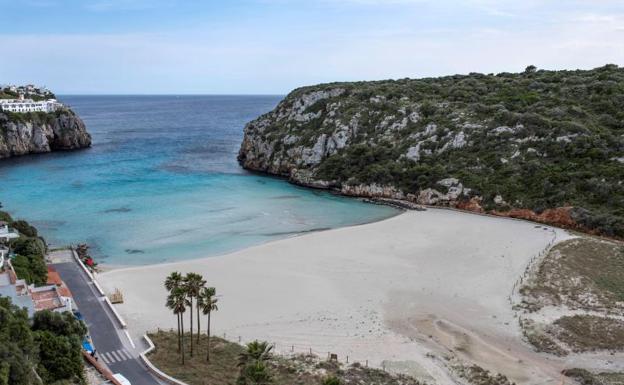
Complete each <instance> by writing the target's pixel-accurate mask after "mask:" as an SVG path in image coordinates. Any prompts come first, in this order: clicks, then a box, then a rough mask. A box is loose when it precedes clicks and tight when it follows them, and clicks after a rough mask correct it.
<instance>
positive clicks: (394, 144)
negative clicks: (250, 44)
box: [238, 65, 624, 238]
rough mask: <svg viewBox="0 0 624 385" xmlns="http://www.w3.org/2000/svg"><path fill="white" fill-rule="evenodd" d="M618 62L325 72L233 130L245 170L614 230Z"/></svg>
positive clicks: (621, 141) (620, 117)
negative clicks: (347, 76) (423, 72)
mask: <svg viewBox="0 0 624 385" xmlns="http://www.w3.org/2000/svg"><path fill="white" fill-rule="evenodd" d="M623 95H624V69H621V68H618V67H617V66H615V65H607V66H604V67H600V68H597V69H594V70H590V71H580V70H578V71H542V70H539V71H538V70H536V69H535V68H534V67H533V66H530V67H527V69H526V71H525V72H523V73H518V74H511V73H501V74H496V75H494V74H490V75H484V74H470V75H455V76H447V77H441V78H427V79H402V80H396V81H393V80H388V81H378V82H356V83H331V84H323V85H318V86H312V87H303V88H300V89H297V90H295V91H293V92H291V93H290V94H289V95H288V96H287V97H286V98H285V99H284V100H283V101H282V102H280V103H279V105H278V106H277V107H276V108H275V109H274V110H273V111H271V112H269V113H267V114H265V115H263V116H260V117H259V118H257V119H256V120H254V121H252V122H250V123H249V124H248V125H247V126H246V127H245V131H244V139H243V142H242V145H241V149H240V152H239V156H238V159H239V162H240V163H241V165H242V166H243V167H244V168H246V169H249V170H254V171H259V172H264V173H268V174H273V175H278V176H282V177H286V178H288V179H289V180H290V181H291V182H293V183H296V184H300V185H304V186H309V187H314V188H322V189H330V190H333V191H336V192H339V193H341V194H344V195H350V196H358V197H367V198H384V199H391V200H399V201H405V202H410V203H415V204H421V205H434V206H447V207H454V208H458V209H463V210H470V211H476V212H483V213H490V214H495V215H501V216H509V217H515V218H523V219H529V220H533V221H538V222H544V223H549V224H554V225H558V226H562V227H566V228H572V229H578V230H583V231H587V232H591V233H596V234H602V235H607V236H611V237H619V238H623V237H624V96H623Z"/></svg>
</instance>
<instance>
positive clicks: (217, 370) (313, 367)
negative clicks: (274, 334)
mask: <svg viewBox="0 0 624 385" xmlns="http://www.w3.org/2000/svg"><path fill="white" fill-rule="evenodd" d="M149 337H150V338H151V339H152V341H153V342H154V345H155V346H156V349H155V350H154V351H153V352H152V353H150V355H149V359H150V360H151V361H152V363H153V364H154V365H156V366H157V367H158V368H159V369H160V370H162V371H163V372H165V373H167V374H169V375H170V376H173V377H175V378H177V379H179V380H182V381H184V382H186V383H188V384H190V385H235V384H236V380H237V378H238V374H239V370H240V369H239V368H238V367H237V363H238V355H239V354H240V353H242V352H243V351H244V347H242V346H241V345H238V344H235V343H232V342H229V341H226V340H224V339H221V338H218V337H212V338H211V339H210V341H211V351H210V363H208V362H206V342H207V337H206V336H205V335H202V338H201V341H200V345H199V348H196V354H195V355H194V356H193V357H190V355H189V354H188V351H189V350H190V342H189V336H188V335H187V336H186V338H185V340H186V342H187V346H186V351H187V354H186V363H185V365H182V364H181V359H180V356H179V354H178V352H177V349H178V340H177V334H176V333H175V332H169V331H159V332H157V333H151V334H149ZM269 368H270V372H271V374H272V376H273V382H272V384H274V385H321V384H322V383H323V381H324V380H325V379H327V378H328V377H330V376H335V377H336V378H337V379H338V380H339V381H340V382H341V383H342V384H345V385H349V384H353V385H355V384H375V385H423V384H422V383H421V382H419V381H417V380H416V379H414V378H412V377H408V376H403V375H392V374H389V373H386V372H384V371H382V370H378V369H373V368H365V367H363V366H361V365H359V364H353V365H350V366H346V367H345V366H343V365H341V364H339V363H336V362H328V361H323V360H321V359H320V358H319V357H317V356H313V355H298V356H293V357H284V356H279V355H274V356H273V357H272V358H271V359H270V361H269Z"/></svg>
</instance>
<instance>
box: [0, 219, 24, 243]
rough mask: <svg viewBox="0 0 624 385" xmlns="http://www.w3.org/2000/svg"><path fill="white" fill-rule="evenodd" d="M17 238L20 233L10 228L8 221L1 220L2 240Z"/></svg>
mask: <svg viewBox="0 0 624 385" xmlns="http://www.w3.org/2000/svg"><path fill="white" fill-rule="evenodd" d="M15 238H19V233H18V232H17V231H15V230H13V229H10V228H9V224H8V223H6V222H3V221H0V241H9V240H11V239H15Z"/></svg>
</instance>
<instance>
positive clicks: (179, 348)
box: [177, 313, 182, 353]
mask: <svg viewBox="0 0 624 385" xmlns="http://www.w3.org/2000/svg"><path fill="white" fill-rule="evenodd" d="M177 316H178V353H180V350H181V349H182V340H181V339H180V338H181V336H180V313H178V314H177Z"/></svg>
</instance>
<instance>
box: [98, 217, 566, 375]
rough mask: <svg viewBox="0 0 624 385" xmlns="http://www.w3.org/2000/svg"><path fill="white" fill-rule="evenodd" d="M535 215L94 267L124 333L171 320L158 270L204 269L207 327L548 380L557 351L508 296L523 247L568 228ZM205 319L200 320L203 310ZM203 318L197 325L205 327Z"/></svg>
mask: <svg viewBox="0 0 624 385" xmlns="http://www.w3.org/2000/svg"><path fill="white" fill-rule="evenodd" d="M569 237H570V235H568V234H567V233H566V232H565V231H564V230H561V229H556V228H550V227H546V226H542V225H538V224H534V223H529V222H524V221H517V220H510V219H505V218H493V217H487V216H480V215H473V214H467V213H461V212H454V211H449V210H441V209H429V210H427V211H424V212H415V211H409V212H405V213H403V214H401V215H399V216H396V217H393V218H390V219H387V220H384V221H381V222H376V223H371V224H366V225H361V226H354V227H347V228H340V229H335V230H329V231H323V232H318V233H311V234H307V235H303V236H298V237H294V238H289V239H285V240H280V241H275V242H271V243H268V244H264V245H260V246H256V247H252V248H249V249H245V250H241V251H238V252H235V253H232V254H228V255H223V256H218V257H210V258H204V259H198V260H191V261H186V262H179V263H170V264H160V265H152V266H144V267H133V268H126V269H115V270H111V271H107V272H105V273H102V274H100V275H99V280H100V282H101V284H102V285H103V286H104V288H105V290H106V291H108V292H111V291H113V290H114V289H115V288H119V289H121V290H122V291H123V293H124V296H125V303H124V304H122V305H118V309H119V311H120V312H121V314H122V315H123V316H124V317H125V318H126V321H127V322H128V325H129V328H130V330H131V331H132V333H133V334H134V335H140V334H141V333H143V332H145V331H149V330H155V329H156V328H173V327H174V326H175V324H176V318H175V317H174V316H173V315H172V314H171V313H170V312H169V310H168V309H166V308H165V306H164V303H165V297H166V292H165V289H164V288H163V281H164V279H165V277H166V276H167V275H168V274H169V273H170V272H172V271H180V272H182V273H186V272H190V271H194V272H198V273H201V274H203V276H204V277H205V278H206V279H207V280H208V283H209V284H210V285H211V286H215V287H216V288H217V292H218V294H220V295H221V297H220V302H219V311H218V312H217V313H216V314H215V315H214V316H213V330H214V332H215V333H217V334H220V335H223V334H224V333H226V335H227V336H228V338H230V339H232V340H238V338H239V336H240V337H241V339H242V341H243V342H244V341H249V340H253V339H256V338H257V339H263V340H268V341H271V342H274V343H275V344H276V347H277V350H278V351H282V352H288V351H290V350H292V349H293V345H294V349H295V351H297V352H304V351H308V350H309V349H312V350H313V351H315V352H317V353H318V354H321V355H327V352H332V353H336V354H338V355H339V358H340V359H341V360H343V361H344V360H345V359H346V356H347V355H348V356H349V359H350V362H353V361H361V362H365V360H368V361H369V363H370V365H374V366H383V367H386V368H388V369H390V370H394V371H404V372H409V373H411V374H415V375H417V376H419V377H420V378H422V379H428V380H429V381H432V380H433V381H432V382H436V383H439V384H451V383H453V381H452V380H451V378H450V377H449V374H448V371H449V368H450V367H452V366H453V365H455V364H457V363H459V362H470V363H476V364H478V365H480V366H482V367H484V368H486V369H490V370H493V371H495V372H501V373H504V374H505V375H507V376H508V377H509V378H510V380H512V381H514V382H516V383H518V384H545V383H556V382H557V381H558V380H559V370H560V369H561V365H562V362H557V361H556V360H553V359H546V358H545V356H543V355H539V354H537V353H534V352H533V351H532V350H531V349H530V347H529V346H527V345H526V344H525V343H523V342H522V341H521V333H520V328H519V327H518V320H517V319H516V318H515V315H514V311H513V310H512V307H511V304H510V301H509V297H510V295H512V290H513V287H514V283H515V282H516V280H517V279H518V278H519V277H520V276H521V275H522V273H523V272H524V270H525V268H526V266H527V264H528V263H529V262H530V260H531V258H533V257H534V256H535V255H537V254H539V253H540V252H541V251H543V250H544V249H545V248H547V247H548V245H549V244H550V243H551V242H553V240H555V242H558V241H562V240H564V239H567V238H569ZM202 322H204V321H202ZM204 326H205V325H202V327H204Z"/></svg>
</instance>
